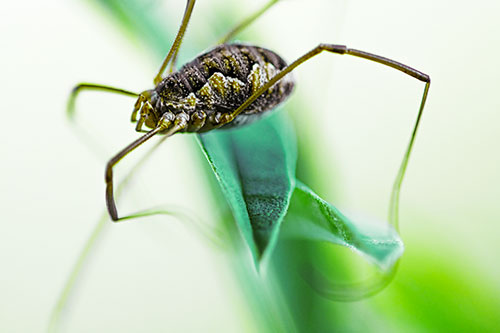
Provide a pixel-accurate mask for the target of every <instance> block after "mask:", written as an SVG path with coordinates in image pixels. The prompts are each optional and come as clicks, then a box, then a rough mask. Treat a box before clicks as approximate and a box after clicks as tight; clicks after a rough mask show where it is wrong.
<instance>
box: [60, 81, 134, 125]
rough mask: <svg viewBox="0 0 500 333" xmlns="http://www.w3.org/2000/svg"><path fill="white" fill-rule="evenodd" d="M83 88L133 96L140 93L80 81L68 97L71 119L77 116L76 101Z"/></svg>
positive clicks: (67, 112)
mask: <svg viewBox="0 0 500 333" xmlns="http://www.w3.org/2000/svg"><path fill="white" fill-rule="evenodd" d="M83 90H98V91H106V92H111V93H115V94H121V95H126V96H131V97H138V96H139V94H138V93H135V92H132V91H129V90H125V89H121V88H115V87H110V86H105V85H102V84H95V83H80V84H78V85H76V86H75V87H74V88H73V90H71V94H70V95H69V99H68V104H67V105H66V116H67V117H68V118H69V119H74V116H75V101H76V98H77V97H78V94H79V93H80V92H82V91H83Z"/></svg>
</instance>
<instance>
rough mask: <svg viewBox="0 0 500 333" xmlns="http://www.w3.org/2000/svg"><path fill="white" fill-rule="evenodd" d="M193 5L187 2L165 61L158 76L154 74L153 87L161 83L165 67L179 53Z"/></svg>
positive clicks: (193, 1)
mask: <svg viewBox="0 0 500 333" xmlns="http://www.w3.org/2000/svg"><path fill="white" fill-rule="evenodd" d="M194 3H195V0H188V1H187V4H186V10H185V11H184V17H183V18H182V22H181V26H180V28H179V31H178V32H177V36H175V40H174V43H173V44H172V47H171V48H170V50H169V51H168V54H167V56H166V57H165V60H163V63H162V65H161V67H160V70H159V71H158V74H156V77H155V79H154V81H153V82H154V84H155V85H157V84H158V83H160V82H161V80H162V78H163V72H164V71H165V68H167V65H168V63H169V62H170V60H172V59H173V58H176V57H177V52H178V51H179V47H180V45H181V42H182V38H183V37H184V33H185V32H186V28H187V25H188V23H189V19H190V18H191V13H192V12H193V7H194Z"/></svg>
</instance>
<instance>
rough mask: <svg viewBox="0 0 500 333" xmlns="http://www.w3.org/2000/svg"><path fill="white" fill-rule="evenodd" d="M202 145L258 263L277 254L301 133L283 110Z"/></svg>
mask: <svg viewBox="0 0 500 333" xmlns="http://www.w3.org/2000/svg"><path fill="white" fill-rule="evenodd" d="M200 143H201V145H202V149H203V151H204V153H205V156H206V157H207V159H208V161H209V163H210V165H211V166H212V169H213V171H214V172H215V174H216V176H217V179H218V180H219V182H220V185H221V187H222V190H223V193H224V196H225V197H226V200H227V201H228V202H229V205H230V207H231V210H232V212H233V216H234V218H235V220H236V223H237V225H238V227H239V229H240V233H241V234H242V236H243V238H244V239H245V241H246V242H247V244H248V246H249V248H250V250H251V251H252V254H253V257H254V259H255V260H256V262H258V261H260V260H261V259H262V258H263V256H267V254H268V253H271V252H272V249H273V248H274V246H275V245H276V242H277V237H278V233H279V229H280V225H281V222H282V220H283V218H284V216H285V215H286V212H287V210H288V206H289V203H290V198H291V195H292V193H293V190H294V188H295V164H296V159H297V150H296V144H295V134H294V132H293V129H292V127H291V124H290V122H289V120H288V118H287V117H286V115H285V114H284V113H283V112H276V113H275V114H274V115H272V116H270V117H267V118H265V119H262V120H259V121H258V122H256V123H255V124H252V125H250V126H246V127H244V128H239V129H237V130H228V131H216V132H212V133H206V134H203V135H200Z"/></svg>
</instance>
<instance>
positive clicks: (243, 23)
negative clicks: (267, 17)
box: [218, 0, 279, 44]
mask: <svg viewBox="0 0 500 333" xmlns="http://www.w3.org/2000/svg"><path fill="white" fill-rule="evenodd" d="M278 1H279V0H271V1H269V2H268V3H266V4H265V5H264V6H263V7H262V8H260V9H259V10H257V11H256V12H255V13H253V14H251V15H250V16H248V17H247V18H245V19H244V20H243V21H241V23H240V24H238V25H237V26H235V27H234V28H233V29H231V30H230V31H229V32H228V33H227V35H226V36H224V37H223V38H222V39H221V40H220V41H219V43H218V44H225V43H227V42H228V41H230V40H231V39H232V38H233V37H234V36H236V34H238V33H239V32H240V31H241V30H243V29H245V28H246V27H247V26H249V25H250V24H251V23H252V22H253V21H255V20H256V19H258V18H259V17H260V16H261V15H262V14H264V13H265V12H266V11H267V10H268V9H269V8H271V7H272V6H273V5H274V4H275V3H277V2H278Z"/></svg>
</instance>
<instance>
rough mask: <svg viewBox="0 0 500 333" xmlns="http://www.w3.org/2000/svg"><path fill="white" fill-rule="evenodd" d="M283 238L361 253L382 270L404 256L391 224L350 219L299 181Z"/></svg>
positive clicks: (284, 227) (388, 267)
mask: <svg viewBox="0 0 500 333" xmlns="http://www.w3.org/2000/svg"><path fill="white" fill-rule="evenodd" d="M282 229H283V230H282V232H283V234H284V236H287V237H293V238H305V239H310V240H316V241H326V242H330V243H334V244H339V245H343V246H346V247H349V248H351V249H353V250H355V251H356V252H359V253H360V254H361V255H363V256H364V257H365V258H367V259H368V260H369V261H371V262H373V263H374V264H376V265H377V266H379V267H380V268H382V269H383V270H388V269H390V268H391V267H392V266H393V265H394V264H395V263H396V261H397V260H398V259H399V257H400V256H401V255H402V254H403V251H404V246H403V242H402V241H401V239H400V238H399V235H398V233H397V232H396V230H394V228H392V227H391V226H390V225H389V224H386V225H380V224H376V225H373V224H371V225H367V224H366V223H362V221H361V219H359V218H358V219H350V218H348V217H346V216H345V215H343V214H342V213H341V212H340V211H339V210H338V209H337V208H335V207H334V206H332V205H330V204H329V203H328V202H326V201H325V200H323V199H321V198H320V197H319V196H318V195H317V194H316V193H314V192H313V191H312V190H311V189H310V188H309V187H307V186H306V185H304V184H302V183H301V182H299V181H297V184H296V188H295V191H294V193H293V197H292V200H291V204H290V210H289V211H288V214H287V216H286V218H285V222H284V225H283V228H282Z"/></svg>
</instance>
